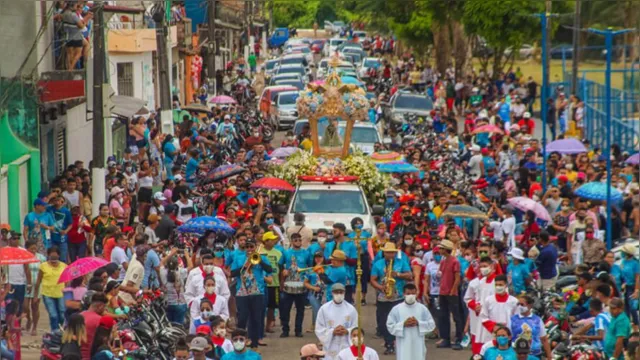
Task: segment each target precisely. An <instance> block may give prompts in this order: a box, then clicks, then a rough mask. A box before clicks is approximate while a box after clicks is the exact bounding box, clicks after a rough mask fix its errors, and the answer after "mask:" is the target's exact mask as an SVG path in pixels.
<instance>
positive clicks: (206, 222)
mask: <svg viewBox="0 0 640 360" xmlns="http://www.w3.org/2000/svg"><path fill="white" fill-rule="evenodd" d="M177 230H178V231H180V232H182V233H193V234H200V235H202V234H204V233H205V232H207V231H214V232H226V233H230V234H233V233H234V232H235V230H233V228H232V227H231V226H230V225H229V224H227V223H226V222H225V221H222V220H220V219H218V218H215V217H213V216H200V217H197V218H195V219H191V220H189V221H187V222H186V223H184V224H182V225H180V226H178V229H177Z"/></svg>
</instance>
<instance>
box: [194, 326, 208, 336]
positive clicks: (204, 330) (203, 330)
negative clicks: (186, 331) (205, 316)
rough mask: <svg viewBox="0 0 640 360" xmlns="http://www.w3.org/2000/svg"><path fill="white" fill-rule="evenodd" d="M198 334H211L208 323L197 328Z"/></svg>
mask: <svg viewBox="0 0 640 360" xmlns="http://www.w3.org/2000/svg"><path fill="white" fill-rule="evenodd" d="M196 334H204V335H209V334H211V328H210V327H209V326H207V325H200V326H198V327H197V328H196Z"/></svg>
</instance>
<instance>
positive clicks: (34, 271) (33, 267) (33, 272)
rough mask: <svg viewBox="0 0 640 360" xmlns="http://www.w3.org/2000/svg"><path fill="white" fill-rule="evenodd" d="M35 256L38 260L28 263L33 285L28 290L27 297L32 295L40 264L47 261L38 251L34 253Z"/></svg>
mask: <svg viewBox="0 0 640 360" xmlns="http://www.w3.org/2000/svg"><path fill="white" fill-rule="evenodd" d="M36 257H37V258H38V260H40V262H37V263H31V264H29V273H30V274H31V284H33V287H32V289H31V291H30V292H29V294H27V297H33V288H34V287H35V285H36V281H37V280H38V272H39V271H40V264H42V263H43V262H45V261H47V257H46V256H44V255H42V254H40V253H36ZM38 294H40V289H38ZM29 295H31V296H29Z"/></svg>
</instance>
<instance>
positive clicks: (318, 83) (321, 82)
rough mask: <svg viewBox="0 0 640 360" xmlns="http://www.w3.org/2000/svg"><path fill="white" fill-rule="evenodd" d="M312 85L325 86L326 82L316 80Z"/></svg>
mask: <svg viewBox="0 0 640 360" xmlns="http://www.w3.org/2000/svg"><path fill="white" fill-rule="evenodd" d="M311 83H312V84H313V85H324V80H314V81H312V82H311Z"/></svg>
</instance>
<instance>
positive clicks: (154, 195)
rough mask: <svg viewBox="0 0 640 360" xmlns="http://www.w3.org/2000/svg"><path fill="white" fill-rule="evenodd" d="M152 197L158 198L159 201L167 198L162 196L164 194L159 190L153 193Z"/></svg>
mask: <svg viewBox="0 0 640 360" xmlns="http://www.w3.org/2000/svg"><path fill="white" fill-rule="evenodd" d="M153 198H154V199H155V200H160V201H165V200H167V198H166V197H164V194H163V193H162V192H160V191H158V192H157V193H155V194H153Z"/></svg>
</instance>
